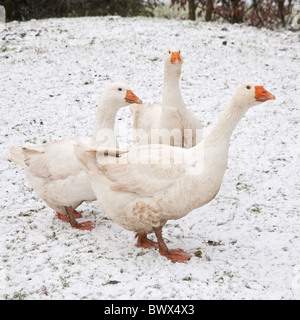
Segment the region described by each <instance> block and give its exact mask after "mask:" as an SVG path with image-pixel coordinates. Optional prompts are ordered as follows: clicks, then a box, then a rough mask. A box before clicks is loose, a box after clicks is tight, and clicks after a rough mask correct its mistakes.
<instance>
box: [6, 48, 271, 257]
mask: <svg viewBox="0 0 300 320" xmlns="http://www.w3.org/2000/svg"><path fill="white" fill-rule="evenodd" d="M182 63H183V59H182V55H181V53H180V50H179V49H178V48H176V47H171V48H170V49H169V50H168V52H167V54H166V57H165V61H164V79H163V94H162V103H156V104H148V103H143V102H142V101H141V100H140V99H139V98H138V97H137V96H136V95H135V94H134V93H133V92H132V91H131V90H130V87H129V86H128V85H126V84H124V83H121V82H114V83H112V84H110V85H108V86H107V87H106V88H105V89H104V90H103V93H102V94H101V96H100V100H99V105H98V108H97V114H96V119H95V124H94V129H93V135H92V136H91V137H73V138H67V139H63V140H60V141H56V142H52V143H48V144H43V145H39V146H26V147H11V149H10V151H9V155H8V158H9V160H10V161H13V162H15V163H17V164H18V165H20V166H22V167H23V168H24V169H25V174H26V176H27V178H28V181H29V183H30V185H31V186H32V188H33V189H34V191H35V192H36V193H37V195H38V196H39V197H40V198H41V199H43V200H44V202H45V203H46V204H47V205H48V206H49V207H50V208H52V209H53V210H55V211H56V215H57V217H58V218H59V219H61V220H63V221H68V222H69V223H70V225H71V226H72V227H73V228H77V229H81V230H91V229H93V228H94V227H95V225H94V224H93V223H92V222H91V221H86V222H81V223H79V222H78V221H77V220H76V219H78V218H81V217H82V216H81V213H79V212H77V211H76V209H77V207H78V206H79V205H80V204H81V203H82V202H84V201H97V203H98V204H99V206H100V207H101V208H102V210H103V211H104V212H105V213H106V214H107V215H108V216H109V218H110V219H111V220H112V221H114V222H115V223H117V224H119V225H120V226H122V227H123V228H126V229H128V230H131V231H133V232H135V233H136V238H137V246H138V247H141V248H148V249H151V248H154V249H158V251H159V253H160V254H161V255H163V256H165V257H166V258H168V259H170V260H171V261H172V262H186V261H188V260H189V259H190V258H191V257H192V255H190V254H188V253H186V252H184V251H183V250H181V249H174V250H170V249H168V247H167V245H166V243H165V241H164V239H163V236H162V228H163V226H164V225H165V224H166V223H167V221H168V220H172V219H180V218H182V217H184V216H185V215H187V214H188V213H189V212H191V211H192V210H194V209H196V208H199V207H201V206H204V205H205V204H207V203H208V202H210V201H212V200H213V199H214V197H215V196H216V195H217V193H218V191H219V189H220V187H221V183H222V180H223V176H224V173H225V170H226V167H227V160H228V149H229V142H230V137H231V135H232V133H233V131H234V129H235V127H236V126H237V124H238V122H239V121H240V119H241V118H242V117H243V116H244V114H245V113H246V112H247V110H249V109H250V108H251V107H253V106H255V105H258V104H261V103H263V102H265V101H268V100H275V96H274V95H273V94H271V93H269V92H268V91H267V90H265V89H264V87H263V86H262V85H261V84H258V83H254V82H249V83H245V84H242V85H241V86H239V87H238V89H237V91H236V93H235V94H234V95H233V97H232V99H231V102H230V103H229V105H228V106H227V107H226V108H225V109H224V111H223V113H222V114H221V116H220V118H219V120H218V121H217V123H216V125H215V127H214V128H213V130H212V132H211V133H210V134H209V135H208V136H206V137H204V138H203V137H202V126H201V123H200V122H199V120H198V119H197V118H196V117H195V115H194V114H193V113H192V112H190V111H189V110H188V109H187V108H186V106H185V103H184V101H183V98H182V94H181V90H180V83H179V81H180V75H181V66H182ZM129 104H130V111H131V113H132V116H133V134H134V145H133V146H129V147H128V148H127V149H126V150H121V149H119V147H118V142H117V138H116V136H115V133H114V123H115V116H116V113H117V111H118V110H119V109H120V108H122V107H125V106H127V105H129ZM152 232H154V234H155V236H156V239H157V242H155V241H152V240H150V239H148V237H147V235H148V234H149V233H152Z"/></svg>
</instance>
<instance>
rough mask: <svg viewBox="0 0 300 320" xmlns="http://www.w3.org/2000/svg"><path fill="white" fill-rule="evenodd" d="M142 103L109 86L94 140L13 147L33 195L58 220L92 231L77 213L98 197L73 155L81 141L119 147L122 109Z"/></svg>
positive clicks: (13, 156)
mask: <svg viewBox="0 0 300 320" xmlns="http://www.w3.org/2000/svg"><path fill="white" fill-rule="evenodd" d="M130 103H141V100H140V99H139V98H138V97H137V96H136V95H135V94H134V93H133V92H132V91H131V90H129V88H128V86H127V85H126V84H124V83H121V82H114V83H112V84H110V85H108V86H107V87H106V88H105V89H104V91H103V93H102V94H101V96H100V100H99V104H98V108H97V115H96V120H95V125H94V132H93V136H92V137H73V138H68V139H63V140H60V141H56V142H51V143H48V144H44V145H39V146H30V147H12V148H11V149H10V151H9V155H8V158H9V160H11V161H13V162H15V163H17V164H19V165H20V166H22V167H24V169H25V174H26V176H27V178H28V181H29V183H30V185H31V186H32V188H33V189H34V191H35V192H36V193H37V194H38V196H39V197H40V198H42V199H43V200H44V201H45V203H46V204H47V205H48V206H49V207H50V208H52V209H54V210H55V211H56V214H57V216H58V218H59V219H61V220H64V221H69V222H70V224H71V226H72V227H74V228H77V229H83V230H90V229H92V228H93V226H94V225H93V224H92V223H91V222H90V221H87V222H83V223H78V222H77V221H76V218H80V217H81V214H80V213H78V212H77V211H76V210H75V209H76V208H77V207H78V206H79V205H80V204H81V203H82V202H83V201H94V200H96V196H95V194H94V192H93V190H92V188H91V187H90V183H89V180H88V177H87V175H86V174H85V172H84V170H83V169H82V166H81V164H80V163H79V161H78V160H77V157H76V156H75V153H74V145H75V144H76V143H77V142H78V141H81V142H83V143H85V144H87V145H88V146H90V147H95V148H97V147H99V146H101V147H115V148H116V147H118V143H117V140H116V137H115V135H114V123H115V116H116V113H117V111H118V110H119V108H121V107H124V106H126V105H128V104H130Z"/></svg>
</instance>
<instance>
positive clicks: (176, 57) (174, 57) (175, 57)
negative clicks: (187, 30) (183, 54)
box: [170, 52, 181, 64]
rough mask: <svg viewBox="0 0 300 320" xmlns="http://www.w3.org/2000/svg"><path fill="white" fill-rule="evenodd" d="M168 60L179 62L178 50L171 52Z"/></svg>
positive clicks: (174, 62)
mask: <svg viewBox="0 0 300 320" xmlns="http://www.w3.org/2000/svg"><path fill="white" fill-rule="evenodd" d="M170 61H171V63H173V64H179V63H181V58H180V53H179V52H172V54H171V60H170Z"/></svg>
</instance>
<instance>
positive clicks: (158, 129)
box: [130, 47, 202, 148]
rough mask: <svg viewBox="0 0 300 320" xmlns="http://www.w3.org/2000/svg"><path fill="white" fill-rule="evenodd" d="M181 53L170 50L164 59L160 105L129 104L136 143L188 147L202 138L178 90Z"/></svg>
mask: <svg viewBox="0 0 300 320" xmlns="http://www.w3.org/2000/svg"><path fill="white" fill-rule="evenodd" d="M182 63H183V59H182V55H181V53H180V50H179V49H178V48H176V47H171V48H170V49H169V50H168V52H167V54H166V56H165V59H164V79H163V93H162V103H161V104H160V103H155V104H149V103H144V104H142V105H141V106H136V105H132V106H130V111H131V112H132V114H133V118H134V121H133V128H134V131H135V144H137V145H143V144H149V143H151V144H156V143H162V144H170V145H172V146H177V147H184V148H191V147H193V146H195V145H196V143H197V142H199V141H200V140H201V138H202V125H201V123H200V122H199V120H198V119H197V118H196V117H195V116H194V114H193V113H192V112H191V111H189V110H188V109H187V108H186V106H185V103H184V101H183V98H182V94H181V90H180V84H179V81H180V75H181V66H182Z"/></svg>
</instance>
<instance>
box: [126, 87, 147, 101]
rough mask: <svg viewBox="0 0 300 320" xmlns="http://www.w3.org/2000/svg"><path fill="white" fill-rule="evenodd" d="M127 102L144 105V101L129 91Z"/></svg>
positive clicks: (127, 92)
mask: <svg viewBox="0 0 300 320" xmlns="http://www.w3.org/2000/svg"><path fill="white" fill-rule="evenodd" d="M125 100H126V101H127V102H128V103H138V104H142V103H143V102H142V100H141V99H139V98H138V97H137V96H136V95H135V94H134V93H133V92H132V91H131V90H127V91H126V97H125Z"/></svg>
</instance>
